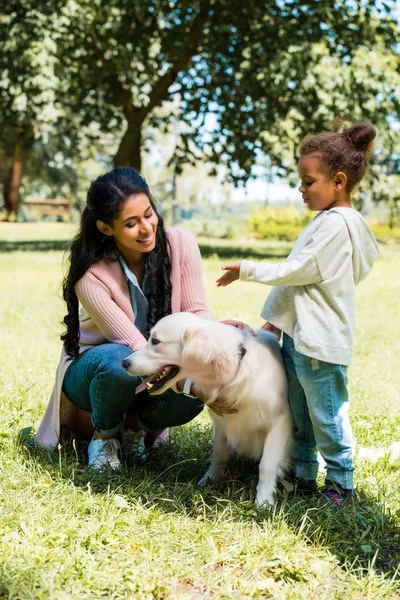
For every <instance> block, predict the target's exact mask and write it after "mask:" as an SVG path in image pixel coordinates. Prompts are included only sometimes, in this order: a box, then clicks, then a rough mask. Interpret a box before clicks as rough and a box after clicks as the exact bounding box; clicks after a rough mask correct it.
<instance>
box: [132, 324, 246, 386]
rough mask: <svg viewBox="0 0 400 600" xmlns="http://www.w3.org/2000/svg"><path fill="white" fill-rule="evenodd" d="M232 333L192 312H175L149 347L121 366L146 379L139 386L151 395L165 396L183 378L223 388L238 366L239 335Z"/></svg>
mask: <svg viewBox="0 0 400 600" xmlns="http://www.w3.org/2000/svg"><path fill="white" fill-rule="evenodd" d="M232 330H233V328H231V327H229V326H227V325H222V324H221V323H218V322H216V321H211V320H205V319H201V318H200V317H197V316H196V315H193V314H192V313H175V314H173V315H169V316H168V317H164V318H163V319H161V320H160V321H159V322H158V323H157V325H155V327H153V329H152V330H151V333H150V338H149V340H148V342H147V344H146V345H145V346H144V347H143V348H141V349H140V350H138V351H137V352H134V353H133V354H132V355H131V356H129V357H128V358H126V359H125V360H124V361H123V363H122V364H123V366H124V368H125V369H126V370H127V371H128V373H131V374H132V375H141V376H144V377H145V381H144V382H143V385H142V386H140V387H141V389H145V388H146V387H147V389H148V391H149V392H150V393H151V394H162V393H163V392H165V391H166V390H167V389H168V388H170V387H171V386H172V385H174V384H175V383H176V382H177V381H178V380H179V379H182V378H184V377H192V379H194V380H195V381H197V382H198V383H199V384H200V385H201V384H202V383H203V384H206V385H207V387H212V386H213V385H215V386H220V385H221V383H223V382H224V381H226V380H227V378H229V377H231V374H232V370H235V369H236V368H237V364H238V357H237V342H236V335H239V336H240V334H239V332H237V334H236V333H234V332H233V331H232ZM232 336H233V337H234V338H235V339H234V340H232V342H230V337H232Z"/></svg>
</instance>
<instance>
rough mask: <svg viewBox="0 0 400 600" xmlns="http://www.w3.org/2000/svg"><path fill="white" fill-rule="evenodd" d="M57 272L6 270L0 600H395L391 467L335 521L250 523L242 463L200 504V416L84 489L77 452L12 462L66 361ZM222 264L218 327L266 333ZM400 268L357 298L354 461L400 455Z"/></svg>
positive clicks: (379, 269) (204, 440)
mask: <svg viewBox="0 0 400 600" xmlns="http://www.w3.org/2000/svg"><path fill="white" fill-rule="evenodd" d="M61 227H62V226H61ZM15 231H16V230H15ZM60 231H61V228H60ZM62 231H65V230H62ZM0 233H1V230H0ZM14 235H17V234H15V233H14ZM18 235H20V233H18ZM49 235H50V234H49ZM2 239H4V238H2ZM14 239H15V238H14ZM25 239H27V238H25ZM38 239H40V238H38ZM47 239H56V238H52V237H48V238H47ZM63 239H66V238H63ZM224 262H227V261H226V260H224ZM61 263H62V253H61V252H47V253H45V252H42V253H40V252H32V253H31V252H10V253H6V254H2V255H0V332H1V342H2V343H1V350H0V353H1V362H0V477H1V491H0V597H4V598H54V599H57V600H58V599H67V598H68V599H69V598H88V599H89V598H90V599H92V598H100V597H102V598H118V599H119V598H135V599H136V598H138V599H142V598H143V599H149V598H213V599H214V598H221V599H222V598H225V599H227V598H228V599H231V598H232V599H238V600H239V599H242V598H277V599H280V598H338V599H341V598H351V599H354V600H355V599H357V600H358V599H359V598H360V597H363V598H371V599H372V598H396V597H399V594H400V586H399V579H398V578H397V577H398V574H397V575H396V567H397V565H398V564H399V561H400V492H399V476H398V473H399V466H400V465H399V462H398V461H397V463H394V464H390V462H389V460H388V459H387V458H382V459H380V460H379V461H378V462H376V463H371V462H369V461H361V460H360V461H358V462H357V471H356V481H357V485H358V488H359V490H360V496H361V501H360V502H359V504H358V505H355V506H353V507H349V508H348V509H346V510H345V511H344V512H342V513H340V514H338V515H336V514H333V513H330V512H329V511H326V510H321V509H317V500H316V499H309V500H305V499H303V498H301V497H289V498H288V499H283V498H280V499H279V503H278V506H277V509H276V510H275V511H270V512H264V511H261V512H258V513H257V512H256V511H255V508H254V505H253V498H254V486H255V482H256V475H257V472H256V469H255V467H254V466H253V465H251V464H248V463H247V462H246V461H242V460H240V461H238V462H233V463H232V465H231V468H230V472H229V475H228V478H227V481H226V482H225V483H224V484H223V485H221V486H220V487H218V488H209V489H206V490H201V491H200V490H199V489H197V488H196V486H195V482H196V480H197V479H198V477H199V476H201V475H202V474H203V471H204V469H205V468H206V465H207V461H208V457H209V452H210V430H209V424H208V418H207V416H206V415H201V416H200V417H199V418H198V419H197V420H196V421H194V422H193V423H192V424H190V425H188V426H186V427H182V428H177V429H176V430H174V431H173V432H172V435H171V442H170V443H169V444H168V445H166V446H165V447H164V448H161V449H159V451H157V452H156V453H155V454H154V455H153V456H152V458H151V460H150V462H149V463H148V464H147V465H141V464H133V465H130V466H128V467H126V468H125V469H124V471H123V472H122V473H121V474H118V475H114V474H108V475H102V476H99V475H97V476H95V475H93V474H90V472H89V471H88V470H87V468H86V467H85V464H86V454H85V453H86V446H85V444H82V443H81V444H80V445H79V447H78V452H77V454H76V453H75V451H74V450H73V448H72V446H71V445H70V444H69V443H64V444H63V446H62V448H61V450H60V452H58V451H55V452H54V453H48V452H45V451H39V450H34V451H28V450H26V449H21V448H20V447H19V446H18V445H17V444H16V434H17V432H18V430H19V429H20V428H22V427H24V426H26V425H32V426H33V427H35V428H36V427H37V426H38V424H39V422H40V419H41V417H42V415H43V411H44V408H45V406H46V404H47V399H48V396H49V393H50V391H51V387H52V383H53V377H54V371H55V367H56V364H57V362H58V357H59V353H60V349H61V346H60V341H59V335H60V333H61V331H62V327H61V325H60V322H61V319H62V317H63V314H64V306H63V302H62V300H61V295H60V282H61V276H62V270H61ZM221 263H222V261H220V260H219V259H218V258H216V257H215V258H210V259H207V260H205V261H204V279H205V284H206V290H207V297H208V301H209V304H210V307H211V309H212V311H213V313H214V315H215V316H216V317H217V318H221V319H223V318H229V317H231V318H239V319H242V320H244V321H247V322H249V323H250V324H251V325H253V326H255V327H257V326H259V325H260V324H261V319H260V317H259V312H260V310H261V307H262V304H263V302H264V299H265V296H266V294H267V293H268V288H267V287H266V286H262V285H257V284H245V283H240V282H237V283H236V284H234V285H232V286H230V287H228V288H225V289H217V288H216V286H215V283H214V282H215V279H216V278H217V277H218V274H219V272H220V265H221ZM399 267H400V251H399V250H396V249H395V248H382V254H381V259H380V260H379V261H378V262H377V263H376V264H375V266H374V269H373V271H372V273H371V275H370V276H369V277H368V278H367V280H366V281H365V282H363V283H362V284H361V285H360V286H359V288H358V300H357V303H358V311H357V328H356V337H355V356H354V361H353V364H352V366H351V369H350V390H351V397H352V408H351V418H352V423H353V426H354V431H355V434H356V437H357V441H358V442H359V443H360V444H362V445H363V446H372V445H376V446H385V447H386V446H389V445H390V444H391V443H393V442H397V441H400V385H399V383H400V377H399V375H398V366H397V363H398V356H399V355H400V339H399V331H400V314H399V308H398V298H399V296H400V293H399V292H400V281H399V277H398V273H399V272H400V269H399ZM321 481H322V480H321Z"/></svg>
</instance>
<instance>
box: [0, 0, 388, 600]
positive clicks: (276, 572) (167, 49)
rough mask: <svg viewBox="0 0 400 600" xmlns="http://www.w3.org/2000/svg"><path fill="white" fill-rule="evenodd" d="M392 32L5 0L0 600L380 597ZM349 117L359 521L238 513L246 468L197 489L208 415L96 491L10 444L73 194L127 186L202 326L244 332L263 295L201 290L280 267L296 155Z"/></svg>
mask: <svg viewBox="0 0 400 600" xmlns="http://www.w3.org/2000/svg"><path fill="white" fill-rule="evenodd" d="M398 17H399V6H398V4H397V3H396V2H389V1H387V2H382V1H380V0H359V1H356V0H354V1H349V0H337V1H336V2H327V1H322V0H321V1H317V0H316V1H315V2H312V3H306V2H298V1H296V0H276V1H272V0H268V1H264V2H258V1H254V0H253V2H251V3H250V2H236V1H235V0H231V1H229V2H228V1H212V0H203V1H201V2H200V1H199V2H191V3H188V2H179V1H171V2H157V1H150V0H149V1H147V0H145V1H143V2H140V3H132V2H128V1H127V0H126V1H124V0H110V1H109V2H108V3H107V5H105V4H104V3H102V2H100V1H97V0H95V1H93V0H92V1H91V2H88V1H85V0H74V1H71V0H69V1H67V2H58V1H56V0H46V1H45V2H42V3H40V4H39V3H37V2H31V1H30V0H24V1H14V0H7V1H6V2H4V3H3V4H2V7H1V9H0V123H1V128H0V181H1V186H0V187H1V189H0V191H1V193H2V196H1V201H0V206H1V204H2V220H3V222H2V223H0V332H1V342H2V343H1V347H0V356H1V360H0V407H1V410H0V415H1V416H0V477H1V488H0V498H1V502H0V597H1V598H3V597H4V598H57V599H60V598H61V599H64V598H65V599H67V598H68V599H69V598H135V599H136V598H138V599H142V598H143V599H153V598H188V599H189V598H194V599H198V598H226V599H231V598H232V599H242V598H343V597H348V598H354V599H356V598H357V599H358V598H360V597H363V598H399V597H400V576H399V562H400V490H399V466H400V463H399V457H398V455H396V453H395V452H391V451H390V449H393V448H394V446H393V444H397V443H398V442H400V408H399V407H400V383H399V379H400V377H399V374H398V356H399V355H400V341H399V330H400V314H399V308H398V298H399V291H400V289H399V288H400V278H399V273H400V269H399V267H400V246H399V240H400V224H399V206H400V192H399V189H400V186H399V183H400V175H399V173H400V163H399V150H400V147H399V145H400V139H399V133H400V127H399V112H400V111H399V100H400V66H399V42H398V40H399V23H398ZM356 121H368V122H371V123H372V124H373V125H374V126H375V127H376V129H377V140H376V145H375V151H374V154H373V157H372V164H371V169H370V172H369V175H368V177H367V178H366V180H365V182H364V183H363V185H362V186H361V187H360V189H359V190H358V191H357V194H356V195H355V197H354V202H355V207H356V208H358V209H359V210H360V211H361V212H362V214H363V215H364V216H365V217H366V218H367V220H368V221H369V223H370V224H371V226H372V228H373V230H374V232H375V235H376V237H377V239H378V241H379V243H380V252H381V256H380V259H379V260H378V261H377V262H376V264H375V266H374V268H373V270H372V273H371V274H370V276H369V277H368V278H367V280H366V281H365V282H362V284H360V286H359V287H358V288H357V329H356V334H355V352H354V361H353V363H352V365H351V368H350V391H351V399H352V407H351V419H352V425H353V428H354V433H355V437H356V441H357V444H358V445H359V446H361V447H363V448H368V449H369V450H370V452H369V455H368V456H369V458H363V455H362V453H360V452H358V453H356V466H357V486H358V490H359V494H360V502H359V503H358V504H357V505H354V506H352V507H349V508H348V509H345V510H344V511H343V512H342V513H340V514H334V513H331V512H330V511H321V510H320V509H318V508H317V499H316V498H311V499H305V498H302V497H299V496H292V497H285V496H280V498H279V501H278V505H277V508H276V509H275V510H271V511H259V512H257V511H256V510H255V508H254V505H253V500H254V487H255V482H256V477H257V470H256V467H255V466H254V465H252V464H250V463H248V462H246V461H243V460H238V461H233V462H232V464H231V467H230V471H229V475H228V477H227V480H226V482H224V484H223V485H222V486H221V487H219V488H212V487H211V488H209V489H207V490H204V491H203V490H202V491H200V490H198V489H197V488H196V485H195V484H196V481H197V479H198V478H199V476H201V475H202V474H203V471H204V470H205V468H206V466H207V463H208V460H209V455H210V450H211V442H210V440H211V431H210V425H209V419H208V417H207V415H205V414H204V415H201V416H200V418H198V419H196V420H195V421H194V422H192V423H191V424H189V425H188V426H185V427H182V428H176V429H175V430H174V431H173V432H172V433H171V441H170V443H169V444H167V445H165V446H164V447H163V448H159V449H158V450H157V452H154V454H153V455H152V457H151V459H150V461H149V462H148V463H147V464H145V465H143V464H140V463H137V464H131V465H128V466H127V467H126V468H124V470H123V471H122V472H121V473H120V474H112V475H106V476H101V475H99V474H92V473H90V472H89V471H88V469H87V468H86V467H85V464H86V449H87V448H86V445H85V444H84V443H80V444H79V445H78V446H77V447H76V446H74V445H72V444H71V443H70V442H68V441H66V442H63V443H62V444H61V445H60V447H59V449H58V450H56V451H55V452H46V451H43V450H40V449H35V448H33V447H32V446H30V444H29V440H30V437H29V430H28V429H25V434H26V436H27V437H26V439H21V438H20V437H19V432H20V431H21V429H22V428H25V427H28V426H32V432H33V433H34V431H35V430H36V429H37V426H38V424H39V422H40V419H41V416H42V415H43V412H44V409H45V406H46V404H47V400H48V397H49V394H50V391H51V387H52V384H53V376H54V372H55V367H56V364H57V361H58V357H59V353H60V350H61V343H60V340H59V336H60V334H61V333H62V326H61V321H62V318H63V315H64V310H65V309H64V305H63V301H62V298H61V279H62V276H63V274H64V273H65V268H66V261H67V257H68V252H67V248H68V243H69V241H70V240H71V238H72V237H73V235H74V234H75V232H76V231H77V227H78V221H79V215H80V211H81V209H82V206H83V205H84V202H85V192H86V189H87V187H88V184H89V182H90V181H91V180H92V179H93V178H95V177H96V176H97V175H99V174H101V173H103V172H104V171H105V170H107V169H109V168H112V167H113V166H114V165H115V166H118V165H131V166H133V167H135V168H137V169H139V170H140V171H141V172H142V173H143V174H144V176H145V177H146V178H147V180H148V182H149V184H150V187H151V190H152V193H153V196H154V198H155V200H156V202H158V204H159V206H160V210H161V211H162V214H163V216H164V217H165V220H166V222H167V224H169V225H172V224H173V225H178V226H182V227H185V228H188V229H191V230H192V231H194V232H195V234H196V238H197V240H198V243H199V246H200V250H201V252H202V256H203V270H204V280H205V286H206V293H207V299H208V302H209V305H210V308H211V310H212V312H213V314H214V315H215V316H216V317H217V318H220V319H224V318H239V319H242V320H244V321H247V322H249V323H251V324H252V325H253V326H255V327H256V326H259V325H260V324H261V319H260V317H259V312H260V309H261V307H262V304H263V301H264V299H265V296H266V295H267V293H268V291H269V289H270V288H268V287H267V286H261V285H257V284H240V283H238V284H237V285H233V286H230V287H229V288H226V289H218V290H217V289H216V286H215V280H216V278H217V277H218V274H219V272H220V266H221V264H222V262H224V261H226V260H231V259H232V260H235V259H237V258H240V257H247V258H252V259H254V260H266V259H267V260H284V258H285V256H287V254H288V253H289V252H290V250H291V248H292V247H293V243H294V240H295V239H296V237H297V235H298V233H299V231H300V230H301V229H302V227H304V225H305V224H306V223H307V222H308V220H309V219H310V218H311V215H309V214H308V213H307V212H306V211H305V210H304V206H303V205H302V203H301V202H300V201H299V199H298V196H299V194H298V193H297V192H296V191H295V190H296V185H298V182H297V174H296V161H297V148H298V144H299V142H300V140H301V139H302V138H303V137H304V136H305V135H307V134H310V133H315V132H319V131H326V130H328V131H337V130H340V129H341V128H342V127H343V124H346V125H350V124H351V123H352V122H356ZM49 200H50V201H52V200H55V201H56V202H49ZM65 202H67V204H65ZM319 483H320V485H322V483H323V477H322V474H321V478H320V481H319Z"/></svg>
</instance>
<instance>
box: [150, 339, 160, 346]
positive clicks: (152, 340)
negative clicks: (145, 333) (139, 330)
mask: <svg viewBox="0 0 400 600" xmlns="http://www.w3.org/2000/svg"><path fill="white" fill-rule="evenodd" d="M151 343H152V344H153V346H157V344H159V343H160V340H158V339H157V338H156V337H153V338H151Z"/></svg>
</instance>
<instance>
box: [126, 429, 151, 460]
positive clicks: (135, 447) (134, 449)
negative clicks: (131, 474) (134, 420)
mask: <svg viewBox="0 0 400 600" xmlns="http://www.w3.org/2000/svg"><path fill="white" fill-rule="evenodd" d="M145 437H146V432H145V431H143V430H142V429H139V431H133V429H125V428H124V427H122V429H121V443H122V456H123V457H124V458H127V459H130V458H139V459H140V460H143V461H145V460H147V459H148V458H149V453H148V451H147V449H146V446H145V443H144V439H145Z"/></svg>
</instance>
